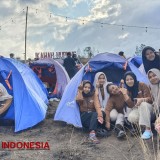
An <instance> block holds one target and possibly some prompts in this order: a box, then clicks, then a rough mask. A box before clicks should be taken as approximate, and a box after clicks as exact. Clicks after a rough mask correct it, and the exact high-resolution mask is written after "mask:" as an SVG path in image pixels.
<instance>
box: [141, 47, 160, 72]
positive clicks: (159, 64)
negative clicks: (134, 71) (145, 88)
mask: <svg viewBox="0 0 160 160" xmlns="http://www.w3.org/2000/svg"><path fill="white" fill-rule="evenodd" d="M147 50H151V51H153V52H155V49H154V48H152V47H150V46H147V47H145V48H144V49H143V51H142V61H143V65H144V69H145V71H146V73H147V72H148V71H149V70H150V69H152V68H157V69H160V56H159V55H158V54H156V53H154V54H155V59H154V60H153V61H149V60H148V59H147V58H146V51H147Z"/></svg>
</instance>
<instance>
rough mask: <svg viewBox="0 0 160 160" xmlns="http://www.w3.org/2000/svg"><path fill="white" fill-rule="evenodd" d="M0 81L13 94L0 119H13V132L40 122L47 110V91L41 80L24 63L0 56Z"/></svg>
mask: <svg viewBox="0 0 160 160" xmlns="http://www.w3.org/2000/svg"><path fill="white" fill-rule="evenodd" d="M0 83H2V84H3V85H4V86H5V88H6V89H7V91H8V93H9V94H11V95H12V96H13V101H12V104H11V106H10V107H9V109H8V110H7V111H6V113H5V115H4V116H1V117H0V119H2V120H3V119H12V120H14V121H15V132H18V131H21V130H24V129H27V128H29V127H32V126H34V125H36V124H37V123H39V122H41V121H42V120H43V119H44V118H45V115H46V110H47V105H46V104H47V103H48V99H47V94H46V93H47V92H46V89H45V88H44V86H43V84H42V82H41V81H40V80H39V79H38V77H37V76H36V75H35V74H34V72H33V71H32V70H31V69H30V68H29V67H28V66H27V65H25V64H22V63H20V62H19V61H16V60H14V59H9V58H3V57H0Z"/></svg>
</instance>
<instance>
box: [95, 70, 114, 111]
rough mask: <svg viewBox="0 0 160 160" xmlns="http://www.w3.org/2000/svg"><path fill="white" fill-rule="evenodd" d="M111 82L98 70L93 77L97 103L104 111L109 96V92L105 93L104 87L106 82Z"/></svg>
mask: <svg viewBox="0 0 160 160" xmlns="http://www.w3.org/2000/svg"><path fill="white" fill-rule="evenodd" d="M109 83H111V82H108V81H107V77H106V75H105V74H104V73H103V72H98V73H96V75H95V78H94V83H93V84H94V87H95V90H96V94H97V99H98V101H99V105H100V108H101V110H102V111H105V107H106V105H107V101H108V98H109V94H108V93H107V90H106V87H107V84H109Z"/></svg>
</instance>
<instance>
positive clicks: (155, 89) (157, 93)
mask: <svg viewBox="0 0 160 160" xmlns="http://www.w3.org/2000/svg"><path fill="white" fill-rule="evenodd" d="M150 71H151V72H153V73H154V74H155V75H156V76H157V77H158V78H159V80H160V70H158V69H156V68H152V69H150V70H149V71H148V73H147V76H148V75H149V72H150ZM150 88H151V93H152V96H153V98H154V103H155V104H156V106H157V107H160V81H159V83H158V84H150Z"/></svg>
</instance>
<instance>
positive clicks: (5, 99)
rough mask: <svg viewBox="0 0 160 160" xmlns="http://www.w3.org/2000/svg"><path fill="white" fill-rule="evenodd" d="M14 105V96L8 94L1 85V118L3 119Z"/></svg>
mask: <svg viewBox="0 0 160 160" xmlns="http://www.w3.org/2000/svg"><path fill="white" fill-rule="evenodd" d="M11 103H12V96H11V95H9V94H8V92H7V90H6V88H5V87H4V86H3V84H2V83H0V116H1V117H3V116H4V115H5V113H6V111H7V110H8V108H9V107H10V105H11Z"/></svg>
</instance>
